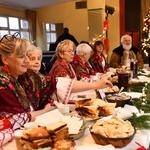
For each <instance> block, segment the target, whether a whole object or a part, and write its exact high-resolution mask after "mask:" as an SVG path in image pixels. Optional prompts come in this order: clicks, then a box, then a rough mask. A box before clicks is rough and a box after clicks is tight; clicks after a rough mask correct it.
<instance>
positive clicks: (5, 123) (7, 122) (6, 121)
mask: <svg viewBox="0 0 150 150" xmlns="http://www.w3.org/2000/svg"><path fill="white" fill-rule="evenodd" d="M0 120H2V121H3V123H4V127H3V128H2V129H0V131H1V130H4V129H8V128H11V123H10V121H9V120H8V119H6V118H5V117H3V116H0Z"/></svg>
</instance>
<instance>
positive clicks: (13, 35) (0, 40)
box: [0, 32, 21, 43]
mask: <svg viewBox="0 0 150 150" xmlns="http://www.w3.org/2000/svg"><path fill="white" fill-rule="evenodd" d="M18 35H19V37H21V35H20V33H19V32H15V33H14V34H12V35H11V34H5V35H4V36H3V37H2V38H1V39H0V43H1V42H2V41H3V39H4V38H5V39H7V40H8V41H9V42H12V41H13V40H14V38H17V36H18ZM7 36H11V37H12V40H10V39H8V38H7Z"/></svg>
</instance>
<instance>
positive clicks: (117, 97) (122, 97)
mask: <svg viewBox="0 0 150 150" xmlns="http://www.w3.org/2000/svg"><path fill="white" fill-rule="evenodd" d="M131 99H132V97H131V96H129V95H126V94H125V93H121V94H108V95H107V96H106V100H107V101H108V102H109V103H116V107H124V105H125V104H128V103H129V102H130V100H131Z"/></svg>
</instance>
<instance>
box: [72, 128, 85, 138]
mask: <svg viewBox="0 0 150 150" xmlns="http://www.w3.org/2000/svg"><path fill="white" fill-rule="evenodd" d="M84 132H85V129H84V130H81V131H80V132H79V133H78V134H70V135H69V136H70V137H71V138H73V139H74V140H78V139H79V138H81V137H82V136H83V135H84Z"/></svg>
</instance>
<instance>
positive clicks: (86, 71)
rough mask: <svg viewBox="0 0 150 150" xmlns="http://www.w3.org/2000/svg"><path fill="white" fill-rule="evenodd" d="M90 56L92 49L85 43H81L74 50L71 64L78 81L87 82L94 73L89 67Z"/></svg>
mask: <svg viewBox="0 0 150 150" xmlns="http://www.w3.org/2000/svg"><path fill="white" fill-rule="evenodd" d="M91 54H92V48H91V46H90V45H88V44H86V43H81V44H79V45H78V46H77V48H76V54H75V55H74V59H73V61H72V62H71V64H72V66H73V68H74V70H75V73H76V76H77V79H78V80H84V79H86V80H89V81H90V78H91V77H92V76H93V75H96V72H95V71H94V70H93V68H92V66H91V65H90V63H89V62H88V61H89V58H90V57H91Z"/></svg>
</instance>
